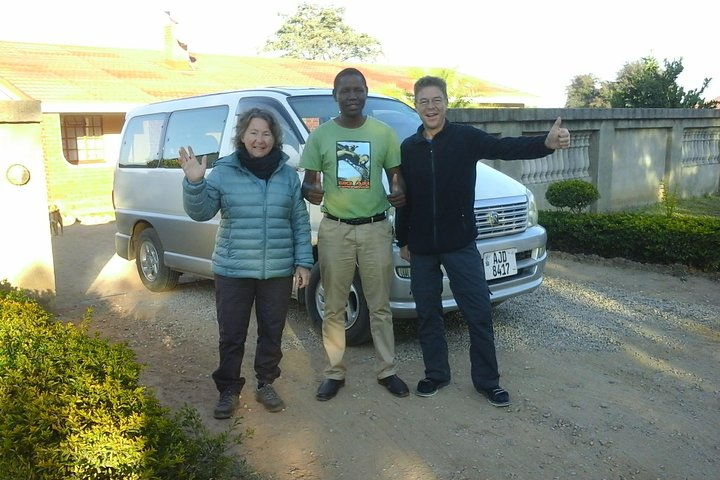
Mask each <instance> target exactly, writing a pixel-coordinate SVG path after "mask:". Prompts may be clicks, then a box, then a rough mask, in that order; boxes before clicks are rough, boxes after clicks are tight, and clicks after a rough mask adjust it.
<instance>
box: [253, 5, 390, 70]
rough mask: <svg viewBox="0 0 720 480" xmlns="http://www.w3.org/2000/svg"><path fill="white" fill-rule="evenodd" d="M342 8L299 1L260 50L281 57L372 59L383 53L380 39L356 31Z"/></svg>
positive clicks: (343, 59)
mask: <svg viewBox="0 0 720 480" xmlns="http://www.w3.org/2000/svg"><path fill="white" fill-rule="evenodd" d="M344 13H345V9H344V8H322V7H320V6H318V5H313V4H308V3H302V4H300V5H299V6H298V9H297V11H296V12H295V14H293V15H292V16H287V15H286V16H285V17H286V18H287V20H286V21H285V23H284V24H283V25H282V26H281V27H280V29H279V30H278V31H277V32H275V37H274V38H273V39H270V40H268V41H267V42H266V43H265V47H264V48H263V51H265V52H282V56H283V57H290V58H301V59H305V60H325V61H341V62H343V61H346V60H351V59H355V60H358V61H367V60H375V59H376V58H377V57H378V56H380V55H382V48H381V47H380V43H379V42H378V41H377V40H376V39H375V38H373V37H371V36H370V35H367V34H365V33H358V32H356V31H355V30H353V29H352V28H350V27H349V26H348V25H346V24H345V23H344V21H343V18H342V17H343V14H344Z"/></svg>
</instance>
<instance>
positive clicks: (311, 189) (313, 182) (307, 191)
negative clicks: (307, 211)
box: [302, 170, 325, 205]
mask: <svg viewBox="0 0 720 480" xmlns="http://www.w3.org/2000/svg"><path fill="white" fill-rule="evenodd" d="M302 193H303V196H304V197H305V199H306V200H307V201H308V202H310V203H312V204H313V205H320V204H321V203H322V201H323V197H324V196H325V190H323V188H322V182H321V181H320V172H315V171H312V170H306V171H305V177H303V183H302Z"/></svg>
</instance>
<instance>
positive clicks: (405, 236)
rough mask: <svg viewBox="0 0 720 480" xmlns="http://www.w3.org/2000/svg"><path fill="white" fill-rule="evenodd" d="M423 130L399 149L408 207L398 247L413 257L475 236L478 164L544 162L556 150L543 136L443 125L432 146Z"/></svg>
mask: <svg viewBox="0 0 720 480" xmlns="http://www.w3.org/2000/svg"><path fill="white" fill-rule="evenodd" d="M423 130H424V129H423V126H422V125H421V126H420V127H419V128H418V131H417V132H416V133H415V134H414V135H412V136H410V137H408V138H406V139H405V140H404V141H403V143H402V145H401V147H400V152H401V156H402V165H401V168H402V174H403V177H404V179H405V185H406V198H407V204H406V206H405V207H403V208H401V209H398V212H397V218H396V225H395V227H396V235H397V240H398V245H399V246H401V247H402V246H405V245H407V246H408V248H409V250H410V252H411V253H419V254H437V253H446V252H451V251H454V250H457V249H459V248H462V247H465V246H466V245H467V244H469V243H470V242H471V241H473V240H474V239H475V237H476V236H477V227H476V225H475V214H474V203H475V182H476V181H478V182H480V185H482V182H483V179H482V178H478V179H476V178H475V177H476V170H475V164H476V163H477V161H478V160H480V159H487V160H495V159H502V160H523V159H531V158H540V157H544V156H546V155H549V154H551V153H552V152H553V151H554V150H552V149H549V148H547V147H545V136H532V137H531V136H523V137H503V138H498V137H495V136H493V135H490V134H488V133H487V132H484V131H483V130H480V129H477V128H474V127H471V126H468V125H460V124H456V123H452V122H449V121H447V120H446V121H445V126H444V127H443V129H442V130H441V131H440V132H438V133H437V134H436V135H435V136H434V137H433V139H432V141H430V140H428V139H426V138H425V137H424V136H423Z"/></svg>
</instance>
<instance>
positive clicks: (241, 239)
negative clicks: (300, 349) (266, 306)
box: [183, 152, 313, 279]
mask: <svg viewBox="0 0 720 480" xmlns="http://www.w3.org/2000/svg"><path fill="white" fill-rule="evenodd" d="M287 159H288V157H287V155H285V154H284V153H282V152H281V160H280V162H279V163H278V167H277V168H276V169H275V171H274V172H273V173H272V175H271V176H270V179H269V180H268V181H267V182H266V181H265V180H261V179H260V178H258V177H256V176H255V175H253V174H252V173H251V172H250V171H249V170H248V169H247V168H245V167H244V166H242V164H241V163H240V159H239V158H238V152H234V153H233V154H231V155H228V156H226V157H223V158H220V159H219V160H218V161H216V162H215V165H214V166H213V169H212V171H210V173H209V174H208V175H207V178H205V179H203V180H201V181H200V182H198V183H190V182H188V180H187V178H185V179H183V206H184V207H185V212H186V213H187V214H188V215H189V216H190V218H192V219H193V220H196V221H198V222H204V221H207V220H210V219H211V218H213V217H214V216H215V214H216V213H217V212H218V210H219V211H220V215H221V220H220V225H219V228H218V232H217V238H216V241H215V251H214V252H213V256H212V264H213V272H215V273H217V274H219V275H223V276H226V277H233V278H257V279H268V278H276V277H288V276H291V275H292V274H293V272H294V271H295V267H296V266H302V267H306V268H312V266H313V255H312V246H311V244H310V219H309V216H308V212H307V207H306V205H305V201H304V200H303V198H302V194H301V193H300V179H299V177H298V174H297V172H296V171H295V170H294V169H293V168H292V167H290V166H288V165H287Z"/></svg>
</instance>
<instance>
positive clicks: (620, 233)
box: [539, 211, 720, 272]
mask: <svg viewBox="0 0 720 480" xmlns="http://www.w3.org/2000/svg"><path fill="white" fill-rule="evenodd" d="M539 222H540V224H541V225H543V226H544V227H545V229H546V230H547V235H548V241H547V247H548V249H551V250H560V251H563V252H568V253H584V254H595V255H599V256H601V257H606V258H613V257H622V258H626V259H628V260H633V261H636V262H642V263H654V264H666V265H672V264H682V265H687V266H689V267H693V268H696V269H698V270H702V271H706V272H717V271H720V218H715V217H678V216H673V217H668V216H665V215H643V214H632V213H607V214H592V213H583V214H579V215H578V214H573V213H569V212H549V211H541V212H540V216H539Z"/></svg>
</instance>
